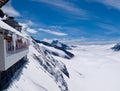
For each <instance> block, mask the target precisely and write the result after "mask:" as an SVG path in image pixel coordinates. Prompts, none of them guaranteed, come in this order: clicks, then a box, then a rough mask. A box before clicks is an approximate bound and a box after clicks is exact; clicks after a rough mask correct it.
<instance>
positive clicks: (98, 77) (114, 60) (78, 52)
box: [56, 45, 120, 91]
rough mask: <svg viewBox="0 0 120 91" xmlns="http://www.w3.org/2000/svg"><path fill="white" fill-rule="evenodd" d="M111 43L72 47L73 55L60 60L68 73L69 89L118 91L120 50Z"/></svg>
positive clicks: (119, 87) (71, 90)
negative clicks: (67, 58)
mask: <svg viewBox="0 0 120 91" xmlns="http://www.w3.org/2000/svg"><path fill="white" fill-rule="evenodd" d="M112 46H113V45H86V46H78V47H76V48H74V49H73V51H72V52H73V53H74V54H75V57H74V58H73V59H71V60H68V61H67V60H66V59H62V58H56V59H59V60H62V61H63V62H64V63H65V64H66V66H67V68H68V72H69V74H70V79H69V80H67V83H68V87H69V90H70V91H120V52H114V51H113V50H111V49H110V48H111V47H112Z"/></svg>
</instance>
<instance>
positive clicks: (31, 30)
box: [20, 21, 37, 34]
mask: <svg viewBox="0 0 120 91" xmlns="http://www.w3.org/2000/svg"><path fill="white" fill-rule="evenodd" d="M31 23H32V25H33V22H31ZM31 23H30V24H29V21H28V22H26V23H20V25H21V26H22V29H23V31H27V32H29V33H32V34H36V33H37V31H36V30H34V29H32V28H30V25H31Z"/></svg>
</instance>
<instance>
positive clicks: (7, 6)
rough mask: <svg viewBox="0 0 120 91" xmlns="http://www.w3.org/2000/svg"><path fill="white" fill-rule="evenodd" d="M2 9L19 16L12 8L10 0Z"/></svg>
mask: <svg viewBox="0 0 120 91" xmlns="http://www.w3.org/2000/svg"><path fill="white" fill-rule="evenodd" d="M2 10H3V11H4V12H5V13H7V14H9V15H11V16H20V13H19V12H18V11H17V10H15V9H14V7H13V6H12V5H11V2H10V1H9V2H8V3H7V4H6V5H5V6H3V7H2Z"/></svg>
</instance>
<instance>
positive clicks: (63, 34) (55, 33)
mask: <svg viewBox="0 0 120 91" xmlns="http://www.w3.org/2000/svg"><path fill="white" fill-rule="evenodd" d="M39 30H40V31H43V32H46V33H50V34H53V35H57V36H67V34H66V33H62V32H56V31H52V30H49V29H43V28H40V29H39Z"/></svg>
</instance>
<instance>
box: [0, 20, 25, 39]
mask: <svg viewBox="0 0 120 91" xmlns="http://www.w3.org/2000/svg"><path fill="white" fill-rule="evenodd" d="M0 28H3V29H6V30H9V31H11V32H13V33H16V34H18V35H20V36H22V37H24V38H27V37H26V36H25V35H24V34H22V33H20V32H19V31H17V30H16V29H14V28H12V27H11V26H9V25H8V24H6V23H5V22H3V21H1V20H0Z"/></svg>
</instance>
